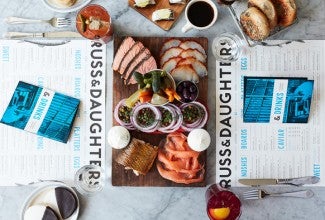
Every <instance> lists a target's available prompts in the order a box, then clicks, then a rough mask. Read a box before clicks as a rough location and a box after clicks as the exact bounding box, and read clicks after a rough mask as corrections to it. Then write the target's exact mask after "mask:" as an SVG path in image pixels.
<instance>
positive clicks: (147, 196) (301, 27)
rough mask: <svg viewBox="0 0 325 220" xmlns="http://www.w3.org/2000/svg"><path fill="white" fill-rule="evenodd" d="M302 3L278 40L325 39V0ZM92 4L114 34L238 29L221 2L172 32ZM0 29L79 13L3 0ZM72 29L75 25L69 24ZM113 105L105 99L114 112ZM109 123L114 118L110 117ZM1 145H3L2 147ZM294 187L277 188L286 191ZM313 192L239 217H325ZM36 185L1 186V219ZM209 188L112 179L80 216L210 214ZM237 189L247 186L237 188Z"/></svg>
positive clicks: (246, 207)
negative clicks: (212, 12) (14, 20)
mask: <svg viewBox="0 0 325 220" xmlns="http://www.w3.org/2000/svg"><path fill="white" fill-rule="evenodd" d="M296 1H297V3H298V6H299V13H298V16H299V23H298V24H296V25H295V26H294V27H292V28H291V29H290V31H285V32H283V33H281V34H280V35H278V36H277V38H278V39H325V13H324V11H325V1H324V0H310V1H304V0H296ZM92 2H93V3H97V4H101V5H103V6H105V8H107V9H108V11H109V12H110V14H111V15H112V18H113V22H114V28H115V33H116V34H119V35H134V36H190V37H193V36H205V37H207V38H209V45H210V43H211V42H212V39H213V38H214V37H215V36H217V35H218V34H220V33H222V32H224V31H230V32H234V33H239V32H238V30H237V28H236V26H235V25H234V22H233V20H232V19H231V17H230V14H229V12H228V10H226V9H225V8H221V7H219V6H218V10H219V16H218V20H217V22H216V23H215V25H214V26H213V27H212V28H210V29H209V30H206V31H193V30H192V31H189V32H188V33H186V34H183V33H182V32H181V31H180V29H181V27H182V26H183V25H184V24H185V19H184V15H182V16H181V17H180V19H179V20H178V21H177V22H176V24H175V26H174V27H173V28H172V29H171V30H170V31H168V32H166V31H163V30H162V29H160V28H159V27H157V26H155V25H154V24H152V23H151V22H149V21H147V20H146V19H144V17H142V16H141V15H139V14H138V13H136V12H135V11H134V10H133V9H131V8H129V7H128V5H127V1H126V0H116V1H114V0H94V1H92ZM0 11H1V14H0V34H1V35H2V34H3V33H4V32H6V31H37V30H38V31H53V30H54V28H52V27H50V26H46V25H35V26H30V25H16V26H8V25H6V24H4V23H3V18H4V17H6V16H24V17H33V18H44V19H46V18H51V17H52V16H70V17H74V16H75V13H69V14H66V15H61V14H60V13H57V12H53V11H50V10H48V9H47V8H46V7H45V6H44V5H43V4H42V2H41V1H39V0H11V1H4V0H2V1H0ZM66 29H67V30H74V29H75V28H74V27H73V26H71V27H69V28H66ZM112 46H113V45H112V42H110V43H109V44H108V45H107V47H108V73H107V74H108V81H107V86H108V94H107V100H111V92H110V91H111V90H110V88H112V87H111V85H112V82H111V80H110V79H111V78H110V76H111V74H112V70H111V69H110V68H109V67H110V64H111V63H112ZM208 68H209V78H210V81H209V94H210V96H209V103H208V105H209V109H210V111H211V112H212V113H213V112H214V110H215V88H214V85H215V74H214V73H215V61H214V58H213V55H212V53H211V49H209V66H208ZM110 109H111V104H110V102H108V104H107V112H108V113H110V112H111V111H110ZM214 122H215V116H214V115H213V114H211V119H210V120H209V123H208V130H209V132H210V134H211V136H215V123H214ZM107 125H108V126H109V125H111V119H109V120H108V121H107ZM214 145H215V141H214V140H213V142H212V146H211V147H210V148H209V150H208V181H209V183H212V182H214V179H215V169H214V164H215V147H214ZM0 149H1V146H0ZM107 158H108V159H107V164H106V166H107V175H108V176H110V169H111V165H110V164H111V153H110V149H109V148H108V149H107ZM285 189H292V188H290V187H289V188H273V190H285ZM312 189H313V191H314V192H315V196H314V197H313V198H311V199H308V200H304V199H272V198H270V199H265V200H263V201H253V202H243V207H242V217H241V219H247V220H253V219H256V220H260V219H271V220H273V219H277V220H281V219H283V220H287V219H306V220H309V219H312V220H322V219H325V188H312ZM32 190H33V188H32V187H0V220H15V219H18V218H19V212H20V210H21V207H22V204H23V202H24V200H25V199H26V198H27V196H28V195H29V194H30V193H31V192H32ZM205 190H206V188H158V187H153V188H147V187H138V188H132V187H112V186H111V183H110V179H108V181H107V184H106V187H105V189H104V190H103V192H101V193H100V194H98V195H97V196H95V197H91V198H85V197H80V199H81V211H80V215H79V219H96V220H97V219H99V220H100V219H136V220H147V219H148V220H149V219H150V220H151V219H163V220H165V219H172V220H174V219H193V220H197V219H207V216H206V211H205V198H204V193H205ZM234 190H235V191H236V192H237V193H239V194H240V192H242V191H244V189H243V188H235V189H234Z"/></svg>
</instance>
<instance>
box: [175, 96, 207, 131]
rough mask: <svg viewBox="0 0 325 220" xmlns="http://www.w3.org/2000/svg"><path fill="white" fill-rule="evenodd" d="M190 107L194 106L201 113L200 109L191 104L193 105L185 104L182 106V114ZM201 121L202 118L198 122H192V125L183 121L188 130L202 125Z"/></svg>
mask: <svg viewBox="0 0 325 220" xmlns="http://www.w3.org/2000/svg"><path fill="white" fill-rule="evenodd" d="M188 106H193V107H195V108H197V109H198V111H200V109H199V107H198V106H197V105H196V104H195V103H193V102H191V103H184V104H182V105H181V106H180V107H179V108H180V109H181V112H183V109H185V108H187V107H188ZM201 120H202V117H200V118H198V119H197V120H196V121H194V122H192V123H186V122H185V121H184V120H183V124H182V125H183V126H185V127H187V128H196V127H197V126H198V125H199V124H200V123H201Z"/></svg>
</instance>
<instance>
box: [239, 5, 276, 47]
mask: <svg viewBox="0 0 325 220" xmlns="http://www.w3.org/2000/svg"><path fill="white" fill-rule="evenodd" d="M240 23H241V25H242V27H243V30H244V32H245V33H246V34H247V35H248V36H249V37H250V38H251V39H253V40H256V41H261V40H263V39H265V38H267V37H268V36H269V34H270V25H269V21H268V19H267V17H266V15H265V14H264V13H263V12H261V11H260V10H259V9H258V8H256V7H250V8H248V9H246V10H245V11H244V12H243V13H242V14H241V15H240Z"/></svg>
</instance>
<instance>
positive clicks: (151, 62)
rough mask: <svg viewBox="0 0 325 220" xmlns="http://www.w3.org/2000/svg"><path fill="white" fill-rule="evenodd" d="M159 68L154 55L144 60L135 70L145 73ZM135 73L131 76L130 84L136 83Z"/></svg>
mask: <svg viewBox="0 0 325 220" xmlns="http://www.w3.org/2000/svg"><path fill="white" fill-rule="evenodd" d="M154 69H157V63H156V60H155V58H154V57H153V56H150V57H149V59H147V60H144V62H143V63H142V64H141V65H140V66H139V67H138V68H137V69H136V70H135V71H137V72H139V73H141V74H145V73H147V72H149V71H151V70H154ZM136 83H137V82H136V81H135V79H134V77H133V74H132V76H131V78H130V81H129V83H128V84H136Z"/></svg>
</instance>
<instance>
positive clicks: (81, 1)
mask: <svg viewBox="0 0 325 220" xmlns="http://www.w3.org/2000/svg"><path fill="white" fill-rule="evenodd" d="M42 1H43V3H44V4H45V6H46V7H47V8H48V9H50V10H52V11H56V12H61V13H68V12H73V11H77V10H79V9H81V8H83V7H84V6H85V5H87V4H88V3H89V2H91V0H77V2H76V3H75V4H74V5H72V6H70V7H62V6H60V5H58V4H56V3H55V1H54V0H42Z"/></svg>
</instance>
